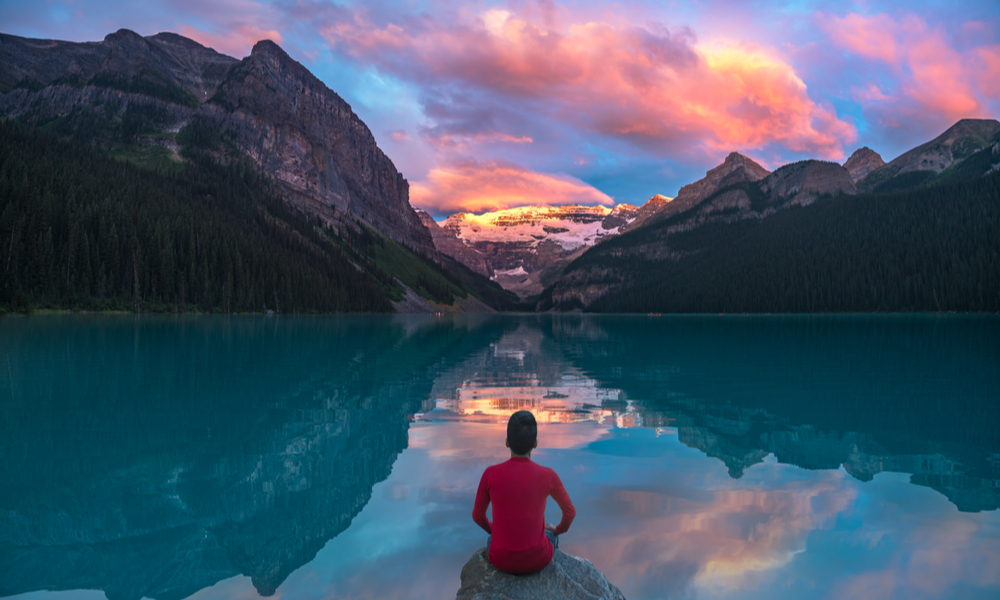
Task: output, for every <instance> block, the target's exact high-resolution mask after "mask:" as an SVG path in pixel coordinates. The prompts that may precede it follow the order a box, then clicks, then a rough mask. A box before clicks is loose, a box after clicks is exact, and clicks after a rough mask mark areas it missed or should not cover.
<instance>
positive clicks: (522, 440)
mask: <svg viewBox="0 0 1000 600" xmlns="http://www.w3.org/2000/svg"><path fill="white" fill-rule="evenodd" d="M537 445H538V424H537V423H535V415H533V414H531V412H530V411H527V410H519V411H517V412H516V413H514V414H512V415H511V416H510V420H509V421H507V446H508V447H509V448H510V451H511V452H513V453H514V454H517V455H520V456H526V455H528V454H529V453H530V452H531V450H532V449H533V448H534V447H535V446H537Z"/></svg>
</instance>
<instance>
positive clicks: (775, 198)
mask: <svg viewBox="0 0 1000 600" xmlns="http://www.w3.org/2000/svg"><path fill="white" fill-rule="evenodd" d="M760 189H761V191H762V192H764V193H765V194H767V196H768V200H769V201H770V203H771V204H777V203H779V202H780V203H783V204H808V203H810V202H812V201H813V200H815V199H816V198H818V197H820V196H823V195H836V194H854V193H856V191H857V190H856V189H855V188H854V180H853V179H852V178H851V174H850V173H849V172H848V171H847V169H845V168H844V167H842V166H840V165H838V164H837V163H832V162H825V161H820V160H802V161H799V162H794V163H791V164H788V165H785V166H783V167H781V168H780V169H778V170H777V171H775V172H774V173H772V174H771V175H769V176H768V177H767V179H765V180H764V181H762V182H761V183H760Z"/></svg>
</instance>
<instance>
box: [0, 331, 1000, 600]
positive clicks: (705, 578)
mask: <svg viewBox="0 0 1000 600" xmlns="http://www.w3.org/2000/svg"><path fill="white" fill-rule="evenodd" d="M520 409H528V410H531V411H533V412H534V414H535V416H536V418H537V419H538V421H539V447H538V449H537V450H536V451H535V453H534V454H533V459H534V460H535V461H537V462H539V463H541V464H544V465H546V466H550V467H552V468H554V469H555V470H556V471H557V472H558V473H559V475H560V476H561V478H562V481H563V482H564V484H565V486H566V489H567V491H568V492H569V494H570V496H571V497H572V499H573V502H574V504H575V505H576V508H577V518H576V521H575V522H574V523H573V526H572V528H571V529H570V531H569V532H568V533H566V534H565V535H563V536H562V537H561V540H560V548H561V549H563V550H564V551H566V552H568V553H570V554H576V555H579V556H583V557H585V558H587V559H589V560H591V561H592V562H593V563H594V564H595V565H596V566H597V567H598V568H600V569H601V570H602V571H603V572H604V573H605V574H606V575H607V576H608V578H609V580H610V581H611V582H612V583H614V584H616V585H617V586H618V587H619V588H621V589H622V591H623V592H624V593H625V595H626V597H628V598H629V599H630V600H639V599H646V598H650V599H652V598H693V597H697V598H699V599H703V600H704V599H709V598H741V599H743V598H761V599H763V598H767V599H776V598H778V599H784V598H788V599H792V598H795V599H797V598H879V599H883V598H908V599H910V598H963V599H967V598H968V599H974V598H997V597H998V596H1000V510H998V508H1000V430H998V425H1000V318H998V317H995V316H982V317H980V316H963V315H917V316H907V315H889V316H853V315H845V316H837V315H831V316H747V317H744V316H736V315H732V316H731V315H725V316H716V315H712V316H663V317H646V316H596V315H595V316H590V315H542V316H536V315H526V316H516V315H501V316H488V315H460V316H445V317H432V316H424V315H416V316H414V315H397V316H315V317H308V316H303V317H288V316H279V317H263V316H257V317H254V316H240V317H221V316H211V317H210V316H179V317H178V316H146V315H143V316H141V317H138V318H136V317H135V316H123V315H65V316H34V317H26V318H3V319H0V428H2V437H0V597H17V598H25V599H27V598H32V599H41V598H46V599H57V598H93V599H95V600H96V599H99V598H103V597H104V596H105V595H106V596H107V598H109V599H110V600H138V599H140V598H143V597H148V598H155V599H156V600H173V599H181V598H188V597H190V598H197V599H215V598H226V599H228V598H243V597H253V596H254V595H256V594H261V595H265V596H266V595H275V597H281V598H286V599H319V598H454V596H455V592H456V591H457V590H458V588H459V582H460V578H459V575H460V571H461V568H462V566H463V565H464V564H465V562H466V561H467V560H468V559H469V557H470V556H471V555H472V553H473V552H474V551H475V550H477V549H478V548H480V547H482V546H483V545H484V544H485V538H486V534H485V533H484V532H483V531H482V530H481V529H479V528H478V526H476V525H475V524H474V523H473V521H472V518H471V512H472V504H473V499H474V497H475V492H476V487H477V485H478V483H479V478H480V476H481V474H482V472H483V469H484V468H485V467H487V466H488V465H490V464H494V463H497V462H501V461H503V460H505V459H506V458H507V457H508V456H509V454H508V453H507V451H506V449H505V448H504V444H503V442H504V437H505V427H506V421H507V417H508V416H509V415H510V414H511V413H512V412H514V411H515V410H520ZM558 519H559V511H558V508H557V507H556V506H555V503H554V502H552V501H550V502H549V510H548V513H547V520H549V521H551V522H557V521H558Z"/></svg>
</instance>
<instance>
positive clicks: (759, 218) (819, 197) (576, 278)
mask: <svg viewBox="0 0 1000 600" xmlns="http://www.w3.org/2000/svg"><path fill="white" fill-rule="evenodd" d="M998 132H1000V123H997V122H996V121H968V120H966V121H960V122H959V123H958V124H956V126H955V127H953V128H951V129H949V132H946V134H945V135H943V136H941V137H939V138H937V139H936V140H933V141H932V142H929V143H927V144H924V145H922V146H920V147H918V148H916V149H914V150H912V151H910V152H907V153H906V154H904V155H903V156H901V157H900V158H898V159H896V160H894V161H892V162H890V163H889V164H887V165H884V166H882V167H879V168H876V169H874V170H872V171H871V172H870V173H869V174H868V175H867V176H864V177H863V178H862V179H860V180H859V181H858V182H857V183H855V181H854V177H853V176H852V175H851V173H850V171H849V170H848V169H847V168H845V167H843V166H841V165H838V164H835V163H829V162H823V161H815V160H806V161H800V162H796V163H792V164H789V165H785V166H783V167H781V168H779V169H777V170H776V171H775V172H774V173H771V174H769V175H766V176H763V177H761V178H759V179H756V180H749V179H750V177H748V173H751V174H752V175H753V176H754V177H756V176H758V175H762V173H761V171H752V172H751V171H748V170H747V168H746V166H743V165H741V168H739V169H738V168H732V166H730V167H728V168H727V167H726V164H725V163H724V164H723V165H720V167H717V168H716V169H713V170H712V171H710V172H709V175H710V176H709V177H706V178H705V179H704V180H702V181H700V182H696V183H697V185H695V184H692V185H691V186H685V189H688V190H691V191H689V192H685V193H684V194H679V195H678V199H675V200H674V201H673V202H670V203H669V204H667V205H666V207H665V208H663V209H661V210H660V211H659V212H658V213H657V214H656V215H654V217H653V218H651V219H649V220H647V221H646V222H645V223H644V224H642V225H640V226H639V227H637V228H635V229H633V230H631V231H625V232H623V233H621V234H620V235H618V236H616V237H615V238H613V239H610V240H607V241H605V242H604V243H602V244H600V245H598V246H596V247H594V248H593V249H591V250H589V251H587V252H586V253H584V254H583V255H581V256H580V257H579V258H577V259H575V260H574V261H573V262H572V263H570V264H569V265H567V266H566V267H565V268H564V269H563V273H562V275H560V277H559V278H558V279H557V280H556V281H555V282H554V283H553V284H552V285H551V286H548V287H547V288H546V289H545V290H544V292H543V294H542V296H541V301H540V303H539V308H540V309H543V310H544V309H548V308H551V307H555V308H557V309H561V310H580V309H584V310H595V311H608V312H661V311H662V312H817V311H819V312H828V311H834V312H840V311H850V312H870V311H939V310H959V311H994V310H997V309H998V308H1000V304H998V302H1000V295H998V292H1000V287H998V286H1000V281H998V280H997V278H996V277H995V273H996V272H998V271H1000V259H998V258H997V257H998V256H1000V247H998V245H997V244H998V242H997V240H998V239H1000V196H998V194H1000V191H998V181H1000V176H998V175H997V172H998V171H1000V169H998V168H997V167H996V165H997V164H1000V144H998V143H997V141H992V140H994V139H995V138H996V136H997V135H998ZM944 152H948V153H950V154H948V156H950V157H951V159H950V160H952V162H951V163H950V165H948V166H942V167H941V171H940V172H939V173H938V174H937V175H935V173H934V172H930V171H927V172H928V173H930V174H931V175H933V177H931V178H927V177H925V176H924V173H925V172H919V171H906V172H904V171H903V169H904V168H908V167H907V165H913V164H921V161H923V160H925V159H924V158H921V157H924V156H930V155H935V156H937V155H940V156H944V154H943V153H944ZM866 155H867V153H863V154H857V153H856V154H855V157H856V158H857V160H854V161H853V163H852V161H850V160H849V161H848V163H851V164H850V166H852V167H855V173H856V174H857V173H858V170H857V169H858V168H859V167H860V166H862V165H863V164H864V163H866V162H867V164H868V165H869V166H870V165H872V164H874V162H877V161H875V160H874V158H875V157H873V156H871V155H867V156H866ZM736 156H738V155H736ZM960 157H961V158H960ZM734 158H735V156H734V155H730V158H727V162H731V163H733V162H735V161H731V159H734ZM945 163H946V161H944V159H943V158H942V161H941V162H940V163H939V164H940V165H945ZM893 173H897V175H895V176H893V175H892V174H893ZM914 173H918V174H920V178H919V179H916V180H914V179H909V178H908V175H913V174H914ZM733 174H736V176H735V177H734V178H733V179H735V180H736V181H735V182H733V181H731V180H729V179H727V178H728V177H730V176H732V175H733ZM880 177H884V179H881V181H882V182H883V183H881V184H878V185H876V186H874V187H877V188H878V189H882V190H886V191H884V192H881V193H873V192H871V191H870V190H871V188H872V187H873V186H872V184H871V182H872V181H874V180H877V179H879V178H880ZM866 189H867V190H869V191H868V192H867V193H861V194H859V193H858V192H859V191H864V190H866ZM893 189H896V190H897V191H896V192H891V191H890V190H893ZM682 191H683V190H682ZM682 195H683V196H684V197H685V198H686V199H685V200H684V204H685V205H686V206H687V207H688V208H687V209H686V210H683V211H681V210H679V209H678V208H674V205H675V204H676V203H677V202H678V200H679V199H681V196H682Z"/></svg>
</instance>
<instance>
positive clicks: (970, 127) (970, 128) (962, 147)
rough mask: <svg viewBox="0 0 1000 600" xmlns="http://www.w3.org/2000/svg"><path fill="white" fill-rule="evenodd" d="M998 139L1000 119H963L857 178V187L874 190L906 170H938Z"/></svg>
mask: <svg viewBox="0 0 1000 600" xmlns="http://www.w3.org/2000/svg"><path fill="white" fill-rule="evenodd" d="M997 143H1000V122H998V121H996V120H995V119H962V120H961V121H959V122H958V123H955V124H954V125H952V126H951V127H949V128H948V130H947V131H945V132H944V133H942V134H941V135H939V136H938V137H936V138H934V139H933V140H931V141H929V142H927V143H926V144H922V145H920V146H917V147H916V148H914V149H913V150H910V151H909V152H906V153H904V154H902V155H900V156H899V157H898V158H895V159H893V160H892V161H890V162H889V163H888V164H886V165H884V166H882V167H879V168H878V169H875V170H874V171H872V172H871V173H869V174H868V175H866V176H865V177H864V178H862V179H861V180H859V181H858V189H859V190H860V191H863V192H866V191H875V190H876V188H878V187H879V186H881V185H883V184H885V183H887V182H889V180H891V179H895V178H898V177H900V176H902V175H906V174H908V173H913V174H919V173H924V174H925V175H934V174H937V173H941V172H942V171H944V170H945V169H948V168H950V167H952V166H956V165H958V164H959V163H961V162H962V161H964V160H965V159H967V158H970V157H972V155H974V154H976V153H977V152H978V151H980V150H983V149H985V148H989V147H990V146H991V145H993V144H997ZM917 176H918V177H919V175H917Z"/></svg>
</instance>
